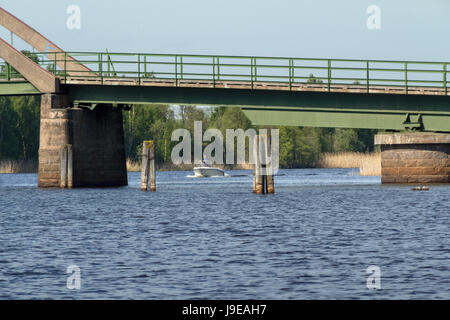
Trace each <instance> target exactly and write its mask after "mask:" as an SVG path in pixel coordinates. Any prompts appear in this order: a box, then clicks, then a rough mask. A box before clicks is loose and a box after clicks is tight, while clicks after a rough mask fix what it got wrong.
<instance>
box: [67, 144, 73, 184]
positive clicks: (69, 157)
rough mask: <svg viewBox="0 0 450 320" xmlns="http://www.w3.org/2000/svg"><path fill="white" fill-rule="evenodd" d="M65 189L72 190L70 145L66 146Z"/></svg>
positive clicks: (71, 152) (71, 153) (71, 154)
mask: <svg viewBox="0 0 450 320" xmlns="http://www.w3.org/2000/svg"><path fill="white" fill-rule="evenodd" d="M67 188H69V189H72V188H73V150H72V145H71V144H68V145H67Z"/></svg>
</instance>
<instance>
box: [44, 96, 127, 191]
mask: <svg viewBox="0 0 450 320" xmlns="http://www.w3.org/2000/svg"><path fill="white" fill-rule="evenodd" d="M122 120H123V119H122V112H121V110H120V109H118V108H113V107H112V106H111V105H106V104H105V105H99V106H97V107H96V108H95V109H94V110H89V109H79V108H70V107H69V99H68V97H67V96H66V95H60V94H43V95H42V102H41V125H40V145H39V178H38V185H39V187H41V188H52V187H55V188H59V187H61V186H67V187H74V188H77V187H114V186H125V185H127V170H126V160H125V147H124V133H123V122H122ZM67 146H71V150H72V152H71V153H70V154H69V155H67V154H65V155H62V153H63V152H64V151H63V150H67ZM65 148H66V149H65ZM61 159H63V160H61ZM66 161H67V162H66ZM64 179H68V180H69V181H62V180H64Z"/></svg>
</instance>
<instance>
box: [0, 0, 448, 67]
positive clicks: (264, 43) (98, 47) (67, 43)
mask: <svg viewBox="0 0 450 320" xmlns="http://www.w3.org/2000/svg"><path fill="white" fill-rule="evenodd" d="M0 4H1V6H2V7H4V8H5V9H6V10H8V11H10V12H12V13H13V14H15V15H16V16H18V17H19V18H21V19H22V20H24V21H25V22H27V23H28V24H30V25H31V26H32V27H34V28H35V29H37V30H38V31H40V32H41V33H43V34H44V35H46V36H47V37H48V38H49V39H51V40H52V41H53V42H55V43H56V44H58V45H59V46H61V47H62V48H63V49H65V50H67V51H103V50H105V48H108V49H109V50H110V51H115V52H150V53H193V54H230V55H259V56H292V57H314V58H362V59H395V60H406V59H408V60H430V61H431V60H440V61H450V41H449V35H448V31H449V30H450V19H449V18H448V16H449V15H450V1H449V0H428V1H423V0H420V1H419V0H369V1H367V0H340V1H337V0H145V1H144V0H95V1H93V0H70V1H68V0H58V1H55V0H41V1H36V0H6V1H5V0H3V1H0ZM71 4H76V5H78V6H79V7H80V8H81V18H82V21H81V30H69V29H67V27H66V20H67V18H68V14H66V9H67V7H68V6H69V5H71ZM371 4H374V5H378V6H379V7H380V8H381V23H382V25H381V30H369V29H368V28H367V26H366V21H367V18H368V15H367V13H366V10H367V7H368V6H369V5H371ZM0 35H1V36H2V37H4V38H7V39H9V34H8V33H7V32H4V31H2V32H0ZM16 43H17V44H18V45H21V44H20V42H19V41H18V42H16Z"/></svg>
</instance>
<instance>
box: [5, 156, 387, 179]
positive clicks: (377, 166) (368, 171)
mask: <svg viewBox="0 0 450 320" xmlns="http://www.w3.org/2000/svg"><path fill="white" fill-rule="evenodd" d="M193 167H194V166H193V165H179V166H176V165H173V164H162V165H159V166H158V167H157V169H158V170H159V171H178V170H184V171H189V170H192V169H193ZM217 167H219V168H221V169H225V170H233V169H234V170H252V166H251V165H238V166H225V165H219V166H217ZM317 167H318V168H359V170H360V175H361V176H380V175H381V153H380V152H373V153H360V152H341V153H324V154H322V155H321V157H320V159H319V161H318V165H317ZM127 170H128V171H129V172H139V171H141V163H140V161H133V160H131V159H127ZM37 171H38V163H37V161H31V160H19V161H12V160H6V161H0V174H1V173H36V172H37Z"/></svg>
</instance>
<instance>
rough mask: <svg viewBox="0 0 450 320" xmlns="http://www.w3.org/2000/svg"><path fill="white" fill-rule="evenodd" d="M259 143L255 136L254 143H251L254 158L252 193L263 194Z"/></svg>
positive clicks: (258, 138)
mask: <svg viewBox="0 0 450 320" xmlns="http://www.w3.org/2000/svg"><path fill="white" fill-rule="evenodd" d="M260 143H261V139H260V137H259V136H255V139H254V143H253V154H254V157H255V173H254V174H255V178H254V180H255V182H254V183H255V186H254V192H255V193H256V194H264V177H263V172H262V166H261V157H260V152H259V146H260Z"/></svg>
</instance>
